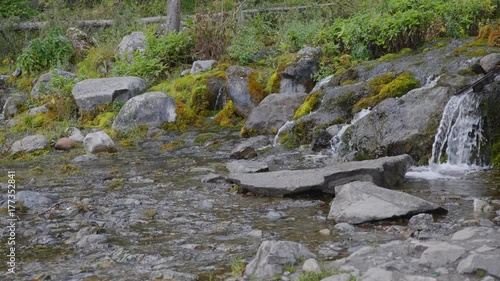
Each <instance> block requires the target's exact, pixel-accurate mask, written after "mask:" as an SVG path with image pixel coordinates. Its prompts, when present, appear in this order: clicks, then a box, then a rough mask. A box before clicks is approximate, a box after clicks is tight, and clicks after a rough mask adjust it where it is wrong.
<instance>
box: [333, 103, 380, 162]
mask: <svg viewBox="0 0 500 281" xmlns="http://www.w3.org/2000/svg"><path fill="white" fill-rule="evenodd" d="M370 112H371V109H363V110H361V111H360V112H358V113H356V115H354V117H353V118H352V120H351V123H350V124H345V125H343V126H342V128H340V130H339V131H338V132H337V134H336V135H335V136H333V138H332V139H331V140H330V145H331V151H332V155H333V156H336V157H338V156H339V150H340V148H341V146H342V144H343V142H342V135H344V133H345V131H347V129H348V128H349V127H351V126H352V125H354V124H355V123H356V122H358V121H359V120H361V119H362V118H363V117H365V116H366V115H368V114H369V113H370Z"/></svg>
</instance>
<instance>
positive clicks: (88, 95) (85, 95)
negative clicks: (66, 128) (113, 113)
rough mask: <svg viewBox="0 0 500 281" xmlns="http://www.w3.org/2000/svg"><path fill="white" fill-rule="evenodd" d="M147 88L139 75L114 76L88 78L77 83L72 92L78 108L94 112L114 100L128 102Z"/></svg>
mask: <svg viewBox="0 0 500 281" xmlns="http://www.w3.org/2000/svg"><path fill="white" fill-rule="evenodd" d="M145 89H146V83H145V82H144V80H143V79H141V78H138V77H113V78H99V79H87V80H84V81H81V82H78V83H76V85H75V86H74V87H73V90H72V94H73V97H74V98H75V102H76V104H77V106H78V108H79V109H80V110H82V111H84V112H87V113H89V112H92V111H93V110H95V109H96V108H97V107H98V106H99V105H105V104H111V103H112V102H114V101H122V102H126V101H127V100H129V99H131V98H133V97H135V96H138V95H140V94H142V93H143V92H144V90H145Z"/></svg>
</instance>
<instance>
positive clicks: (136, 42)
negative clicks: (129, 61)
mask: <svg viewBox="0 0 500 281" xmlns="http://www.w3.org/2000/svg"><path fill="white" fill-rule="evenodd" d="M145 49H146V34H145V33H144V32H141V31H136V32H132V33H130V34H129V35H126V36H125V37H123V39H122V41H121V42H120V44H119V45H118V48H117V49H116V52H117V53H118V54H120V55H125V54H129V55H130V54H132V53H134V52H135V51H139V52H143V51H144V50H145Z"/></svg>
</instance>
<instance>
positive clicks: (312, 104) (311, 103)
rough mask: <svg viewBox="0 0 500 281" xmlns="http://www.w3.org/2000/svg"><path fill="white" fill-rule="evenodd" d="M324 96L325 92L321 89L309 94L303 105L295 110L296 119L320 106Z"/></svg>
mask: <svg viewBox="0 0 500 281" xmlns="http://www.w3.org/2000/svg"><path fill="white" fill-rule="evenodd" d="M322 98H323V93H322V92H321V91H318V92H314V93H312V94H309V95H308V96H307V97H306V98H305V100H304V103H302V105H300V106H299V108H297V110H295V115H294V116H293V119H294V120H297V119H299V118H300V117H302V116H305V115H307V114H309V113H311V112H312V111H313V110H315V109H316V108H318V106H319V105H320V104H321V99H322Z"/></svg>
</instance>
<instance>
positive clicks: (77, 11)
mask: <svg viewBox="0 0 500 281" xmlns="http://www.w3.org/2000/svg"><path fill="white" fill-rule="evenodd" d="M7 2H8V4H5V5H4V4H3V2H2V5H0V20H1V21H2V25H3V26H4V27H3V28H2V30H1V35H2V36H0V43H2V44H4V45H5V46H6V48H5V49H4V50H0V56H1V57H0V58H1V59H2V65H1V67H0V74H7V73H11V72H12V71H14V70H15V69H19V70H21V71H22V76H21V77H19V78H16V79H13V78H9V81H8V82H9V84H10V86H14V87H16V88H18V89H20V90H23V91H26V92H29V91H30V90H31V88H32V84H33V83H32V81H33V80H34V79H35V78H37V77H38V76H39V75H40V74H42V73H44V72H47V71H49V70H51V69H55V68H58V69H66V70H73V72H75V70H76V75H77V77H76V78H75V79H73V80H72V81H63V80H62V78H57V79H56V84H57V81H59V82H63V83H59V84H60V85H51V86H50V87H52V88H51V90H50V91H49V92H48V94H46V95H44V96H43V97H42V98H38V99H35V98H33V97H31V98H29V99H28V101H27V102H26V103H25V105H23V106H21V108H19V111H20V112H21V113H20V115H19V116H18V117H16V120H17V122H16V125H15V126H14V127H13V128H12V129H11V130H12V132H11V133H22V134H25V133H28V132H30V133H36V132H42V131H44V132H45V134H49V138H53V137H57V136H58V135H60V134H61V130H63V129H64V128H62V126H77V127H80V128H92V127H103V128H105V129H106V130H108V131H109V132H110V133H112V132H111V129H110V127H111V123H112V120H113V118H114V117H115V116H116V114H117V113H118V112H119V110H120V108H121V106H122V105H123V104H114V105H110V106H106V107H102V108H99V110H98V112H96V113H95V114H93V115H91V116H80V115H79V113H78V112H77V110H76V106H75V104H74V101H72V99H71V94H70V91H71V88H70V86H71V85H73V84H74V83H75V81H81V80H84V79H88V78H103V77H113V76H124V75H132V76H139V77H142V78H144V79H145V80H146V82H147V84H148V86H149V87H150V90H151V91H153V90H154V91H163V92H165V93H168V94H169V95H171V96H173V97H174V98H175V100H176V109H177V114H178V118H177V121H176V122H175V123H173V124H166V125H165V126H164V129H169V130H185V129H188V128H189V127H191V126H204V125H206V123H205V122H207V121H206V120H207V118H206V117H214V118H212V119H210V120H209V121H208V122H211V124H213V125H217V126H241V124H242V121H243V117H242V116H239V115H238V113H237V112H236V111H235V108H234V104H233V103H232V102H227V103H226V104H225V106H220V107H217V102H218V100H217V95H216V94H215V92H214V89H211V87H212V86H213V84H214V83H215V84H224V83H226V80H227V77H226V74H225V70H226V68H227V67H228V66H229V65H245V66H249V67H251V68H253V69H255V72H254V73H253V76H252V77H249V80H251V81H250V85H249V90H250V91H251V92H252V93H253V94H254V96H255V97H254V98H256V99H258V100H262V99H263V98H264V97H265V95H267V94H270V93H273V92H277V90H278V89H279V83H280V75H279V74H280V73H281V71H283V69H284V68H285V67H286V66H287V63H288V62H290V61H291V60H292V58H293V57H294V53H295V52H297V51H298V50H300V49H301V48H302V47H304V46H306V45H307V46H313V47H321V50H322V57H321V60H320V69H319V71H318V72H317V73H316V74H315V75H314V79H315V80H317V81H319V80H320V79H322V78H324V77H326V76H328V75H331V74H337V75H336V79H337V80H338V81H337V82H338V83H337V84H338V85H348V84H352V83H355V82H357V81H356V79H357V74H356V73H355V72H353V71H351V70H350V69H351V67H352V66H355V65H357V64H358V63H359V62H361V61H365V60H370V59H379V60H380V61H384V60H390V59H394V58H395V57H397V56H400V55H403V54H406V53H408V52H411V51H412V50H411V48H416V47H418V46H420V45H421V44H422V43H423V42H425V41H426V40H432V39H434V38H439V37H454V38H458V37H463V36H476V35H478V40H476V42H475V44H477V45H489V46H499V41H500V39H499V38H500V27H499V25H498V23H497V22H495V20H496V18H497V17H498V2H497V1H495V0H469V1H451V0H372V1H360V0H354V1H345V0H330V1H326V0H325V1H320V2H321V3H337V4H338V5H332V6H328V7H322V8H320V9H315V8H311V9H306V10H300V11H299V10H290V11H287V12H262V13H255V14H244V17H243V21H241V18H240V16H241V14H240V12H241V10H243V9H249V8H267V7H276V6H295V5H308V4H318V1H312V0H302V1H297V0H294V1H292V0H283V1H264V0H260V1H257V0H250V1H240V2H236V1H226V0H219V1H202V0H199V1H194V0H186V1H182V8H183V13H184V14H194V16H192V17H188V18H185V22H184V29H183V31H182V32H180V33H177V34H175V33H174V34H172V33H171V34H169V35H167V36H161V35H160V34H159V33H158V32H157V30H158V25H155V24H152V25H143V24H139V23H137V22H136V21H135V20H136V19H137V18H140V17H148V16H159V15H164V14H165V8H166V7H165V5H166V1H162V0H140V1H132V0H125V1H112V0H84V1H69V0H38V1H28V0H19V1H7ZM14 2H15V3H14ZM239 4H243V5H239ZM97 18H99V19H113V20H115V24H114V25H113V26H112V27H109V28H84V31H85V32H87V33H88V34H89V35H90V37H92V38H93V39H94V40H95V41H96V43H97V44H96V45H95V46H93V47H91V48H90V49H89V50H88V53H87V55H86V56H85V57H80V56H78V55H77V54H76V51H75V50H74V49H73V47H72V45H71V43H70V41H69V40H67V39H66V37H65V36H64V34H65V30H66V29H67V28H68V27H71V25H72V21H74V20H79V19H97ZM62 19H64V21H61V20H62ZM26 20H29V21H48V22H49V24H48V26H47V27H46V28H44V29H42V30H40V31H32V32H26V31H12V30H9V28H8V26H9V25H13V24H16V23H17V22H19V21H26ZM132 31H144V32H145V33H146V34H147V45H146V49H145V50H144V51H143V52H135V53H133V54H131V55H130V56H119V55H116V54H115V49H116V46H117V45H118V43H119V42H120V40H121V39H122V38H123V36H125V35H127V34H129V33H130V32H132ZM197 59H217V60H218V62H219V63H218V66H216V67H215V69H214V70H211V71H209V72H206V73H203V74H197V75H187V76H185V77H180V72H181V71H182V70H184V69H186V68H188V67H190V64H191V63H192V62H193V61H194V60H197ZM56 77H57V75H56ZM337 77H338V78H337ZM250 78H251V79H250ZM214 81H215V82H214ZM415 87H418V82H417V81H416V80H415V79H414V78H413V77H412V76H411V74H410V73H407V72H403V73H395V74H393V73H388V74H384V75H382V76H380V77H376V78H375V79H372V80H371V81H369V88H370V91H371V95H370V96H368V97H366V98H364V99H361V100H359V101H353V102H351V103H350V104H349V107H350V108H351V107H352V112H353V113H355V112H357V111H359V110H361V109H363V108H366V107H370V106H374V105H376V104H377V103H379V102H380V101H382V100H383V99H385V98H389V97H399V96H401V95H404V94H405V93H406V92H408V91H409V90H411V89H413V88H415ZM321 99H322V96H321V94H320V93H315V94H311V95H309V96H308V97H307V99H306V101H305V103H304V104H303V105H302V106H301V107H300V108H299V109H297V111H296V112H295V117H294V119H298V118H300V117H301V116H304V115H306V114H308V113H310V112H311V111H313V110H315V109H316V108H317V106H318V105H319V103H320V102H321ZM44 104H48V107H49V111H48V112H46V113H40V114H37V115H34V116H31V115H28V114H27V112H26V111H27V110H29V109H31V108H33V107H36V106H40V105H44ZM349 111H351V110H349ZM61 112H63V114H61ZM341 121H343V120H339V122H341ZM299 127H300V126H299ZM302 127H304V128H303V129H304V130H301V129H300V128H298V129H297V130H298V131H300V132H302V131H304V132H305V131H307V130H305V129H306V127H307V124H304V125H303V126H302ZM61 128H62V129H61ZM2 130H3V133H7V132H6V131H5V130H6V129H5V128H2ZM114 135H118V134H116V133H114ZM299 135H300V134H299ZM305 138H306V139H309V136H308V137H305ZM0 141H2V142H4V141H5V139H4V140H1V139H0ZM124 143H130V141H128V142H124ZM293 143H303V142H302V141H298V140H294V141H293Z"/></svg>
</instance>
